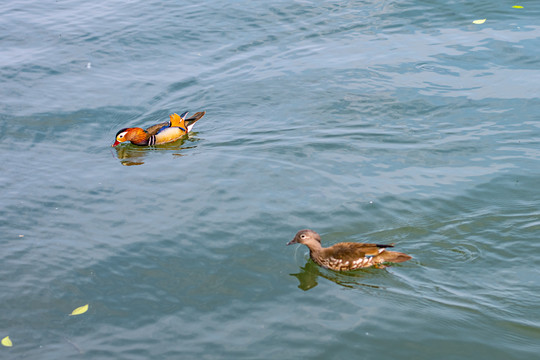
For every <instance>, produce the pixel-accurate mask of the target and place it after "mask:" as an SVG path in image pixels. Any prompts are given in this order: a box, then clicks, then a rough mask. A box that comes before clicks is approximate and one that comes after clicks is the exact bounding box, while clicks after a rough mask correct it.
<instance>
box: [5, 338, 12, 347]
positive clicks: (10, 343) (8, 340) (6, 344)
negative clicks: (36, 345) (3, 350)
mask: <svg viewBox="0 0 540 360" xmlns="http://www.w3.org/2000/svg"><path fill="white" fill-rule="evenodd" d="M2 345H4V346H5V347H12V346H13V343H12V342H11V339H10V338H9V336H6V337H5V338H3V339H2Z"/></svg>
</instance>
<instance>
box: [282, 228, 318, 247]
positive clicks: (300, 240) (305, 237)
mask: <svg viewBox="0 0 540 360" xmlns="http://www.w3.org/2000/svg"><path fill="white" fill-rule="evenodd" d="M310 243H319V245H320V243H321V236H320V235H319V234H317V233H316V232H315V231H313V230H309V229H304V230H300V231H299V232H297V233H296V236H295V237H294V239H292V240H291V241H289V242H288V243H287V245H291V244H304V245H307V244H310Z"/></svg>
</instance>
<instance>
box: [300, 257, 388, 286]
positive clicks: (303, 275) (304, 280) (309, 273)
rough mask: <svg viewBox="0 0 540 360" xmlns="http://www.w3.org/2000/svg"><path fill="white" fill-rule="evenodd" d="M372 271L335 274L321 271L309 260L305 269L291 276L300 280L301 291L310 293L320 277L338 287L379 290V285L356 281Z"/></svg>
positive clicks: (324, 270) (302, 268) (330, 271)
mask: <svg viewBox="0 0 540 360" xmlns="http://www.w3.org/2000/svg"><path fill="white" fill-rule="evenodd" d="M371 271H372V270H371V269H365V270H356V271H354V272H352V271H350V272H341V273H338V272H334V271H332V270H326V269H323V270H322V271H321V268H320V267H319V266H318V265H317V264H315V263H314V262H313V261H311V260H308V261H307V262H306V264H305V265H304V267H301V268H300V272H299V273H296V274H289V275H291V276H294V277H296V278H297V279H298V281H299V282H300V284H299V285H298V288H299V289H302V290H304V291H308V290H310V289H313V288H314V287H315V286H317V285H318V282H317V279H318V277H319V276H320V277H323V278H325V279H327V280H330V281H333V282H335V283H336V284H338V285H341V286H344V287H347V288H355V287H357V286H367V287H370V288H375V289H378V288H379V286H377V285H370V284H364V283H362V282H360V281H356V279H360V278H362V277H364V276H365V275H366V273H369V272H371Z"/></svg>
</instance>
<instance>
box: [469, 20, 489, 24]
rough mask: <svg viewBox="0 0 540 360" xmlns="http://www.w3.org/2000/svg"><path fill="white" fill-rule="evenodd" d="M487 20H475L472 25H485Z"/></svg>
mask: <svg viewBox="0 0 540 360" xmlns="http://www.w3.org/2000/svg"><path fill="white" fill-rule="evenodd" d="M486 20H487V19H478V20H474V21H473V22H472V23H473V24H478V25H479V24H483V23H485V22H486Z"/></svg>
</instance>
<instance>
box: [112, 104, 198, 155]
mask: <svg viewBox="0 0 540 360" xmlns="http://www.w3.org/2000/svg"><path fill="white" fill-rule="evenodd" d="M187 114H188V112H187V111H186V112H185V113H183V114H182V115H178V114H172V115H170V116H169V117H170V121H166V122H163V123H161V124H156V125H153V126H150V127H149V128H148V129H146V130H144V129H141V128H138V127H133V128H124V129H122V130H120V131H118V132H117V133H116V139H115V142H114V144H112V146H113V147H115V146H116V145H118V144H120V143H122V142H124V141H131V143H132V144H135V145H139V146H150V145H160V144H166V143H169V142H172V141H176V140H178V139H180V138H181V137H182V136H184V135H186V134H187V133H189V132H190V131H191V129H192V128H193V125H195V123H196V122H197V121H198V120H199V119H200V118H202V117H203V116H204V114H206V112H205V111H202V112H198V113H195V114H194V115H193V116H192V117H190V118H189V119H186V116H187Z"/></svg>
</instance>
